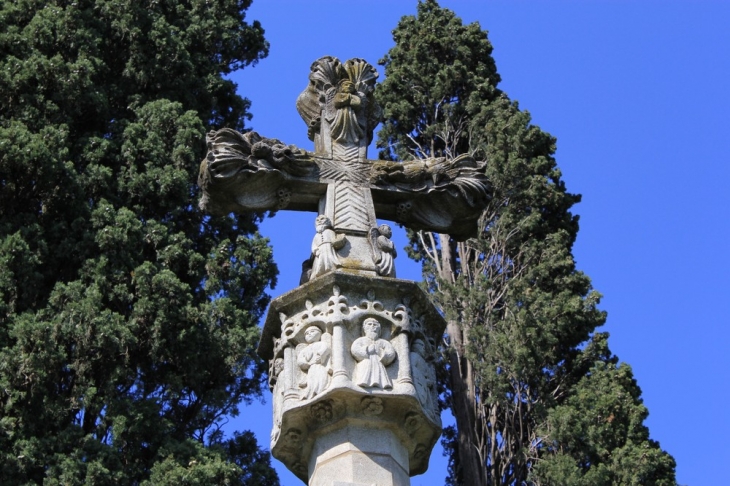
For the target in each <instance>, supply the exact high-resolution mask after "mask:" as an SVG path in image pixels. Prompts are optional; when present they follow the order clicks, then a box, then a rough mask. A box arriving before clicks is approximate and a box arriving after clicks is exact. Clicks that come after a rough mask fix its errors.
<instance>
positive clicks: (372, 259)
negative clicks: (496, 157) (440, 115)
mask: <svg viewBox="0 0 730 486" xmlns="http://www.w3.org/2000/svg"><path fill="white" fill-rule="evenodd" d="M377 77H378V73H377V72H376V71H375V69H374V68H373V67H372V66H371V65H370V64H368V63H367V62H365V61H364V60H362V59H351V60H349V61H347V62H345V63H344V64H342V63H340V61H339V60H337V59H336V58H333V57H323V58H321V59H319V60H317V61H315V62H314V63H313V64H312V67H311V72H310V75H309V84H308V85H307V87H306V89H305V90H304V91H303V92H302V93H301V94H300V95H299V98H298V99H297V110H298V111H299V114H300V115H301V117H302V118H303V119H304V121H305V123H306V124H307V128H308V136H309V138H310V140H312V141H314V148H315V151H314V152H308V151H305V150H302V149H299V148H297V147H295V146H292V145H285V144H284V143H282V142H281V141H279V140H276V139H269V138H265V137H262V136H260V135H258V134H257V133H256V132H247V133H243V134H242V133H238V132H236V131H233V130H229V129H222V130H218V131H216V132H211V133H209V134H208V137H207V143H208V155H207V157H206V159H205V160H204V161H203V163H202V164H201V168H200V176H199V185H200V187H201V188H202V190H203V196H202V198H201V201H200V205H201V208H203V209H204V210H206V211H209V212H212V213H222V214H227V213H230V212H241V211H277V210H280V209H291V210H299V211H312V212H315V213H317V214H318V216H317V217H316V219H315V230H316V232H315V235H314V238H313V240H312V244H311V256H310V258H309V259H308V260H307V261H305V263H304V265H303V272H302V281H301V285H300V286H299V287H298V288H297V289H295V290H293V291H290V292H288V293H286V294H284V295H283V296H281V297H279V298H277V299H274V300H273V301H272V303H271V306H270V308H269V312H268V315H267V318H266V322H265V325H264V329H263V333H262V338H261V342H260V344H259V349H258V352H259V355H260V356H261V357H262V358H264V359H267V360H268V361H269V384H270V386H271V390H272V396H273V406H274V427H273V430H272V434H271V451H272V454H273V455H274V457H276V458H277V459H279V460H281V461H282V462H283V463H284V464H285V465H286V466H287V467H288V468H289V469H290V470H292V471H293V472H294V473H295V474H296V475H297V476H298V477H299V478H301V479H302V480H303V481H305V482H306V481H308V482H309V484H310V486H369V485H373V484H377V485H379V486H380V485H382V486H408V485H409V484H410V479H409V477H410V476H412V475H415V474H421V473H423V472H425V470H426V468H427V467H428V458H429V455H430V451H431V449H432V448H433V446H434V444H435V442H436V440H437V439H438V437H439V435H440V433H441V419H440V415H439V410H438V395H437V390H436V379H435V372H434V370H435V368H434V357H435V352H436V348H437V346H438V342H439V341H440V339H441V336H442V335H443V331H444V327H445V322H444V320H443V318H442V317H441V315H440V314H439V313H438V311H437V310H436V309H435V308H434V307H433V305H432V304H431V303H430V301H429V299H428V296H427V295H426V294H425V293H424V292H423V291H422V290H421V289H420V288H419V287H418V285H417V284H416V283H415V282H410V281H405V280H398V279H396V278H395V266H394V258H395V256H396V251H395V248H394V246H393V243H392V241H390V237H391V231H390V227H389V226H388V225H387V224H381V225H378V223H377V220H376V218H377V217H380V218H383V219H387V220H391V221H395V222H396V223H400V224H405V225H406V226H408V227H410V228H413V229H425V230H430V231H437V232H441V233H449V234H450V235H452V236H454V237H456V238H459V239H464V238H468V237H470V236H472V235H474V234H475V233H476V227H477V220H478V218H479V216H480V215H481V211H482V209H483V207H484V205H485V203H486V201H487V198H488V197H489V187H488V184H487V181H486V178H485V176H484V170H483V169H484V163H483V162H477V161H475V160H474V159H473V158H471V157H469V156H462V157H458V158H456V159H448V158H437V159H433V158H431V159H423V160H420V159H414V160H409V161H405V162H398V163H397V162H390V161H380V160H369V159H368V158H367V147H368V145H369V144H370V142H371V141H372V134H373V129H374V128H375V126H376V125H377V123H378V121H379V119H380V116H381V111H380V108H379V107H378V105H377V103H376V102H375V99H374V97H373V92H374V89H375V81H376V79H377Z"/></svg>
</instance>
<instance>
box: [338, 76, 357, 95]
mask: <svg viewBox="0 0 730 486" xmlns="http://www.w3.org/2000/svg"><path fill="white" fill-rule="evenodd" d="M337 88H338V91H339V92H340V93H349V94H354V93H356V90H355V85H354V84H353V83H352V81H350V80H349V79H342V80H340V82H339V84H338V86H337Z"/></svg>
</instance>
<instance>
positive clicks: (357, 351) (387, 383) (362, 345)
mask: <svg viewBox="0 0 730 486" xmlns="http://www.w3.org/2000/svg"><path fill="white" fill-rule="evenodd" d="M362 331H363V336H362V337H360V338H357V339H356V340H355V342H353V343H352V348H351V349H350V351H351V353H352V356H353V358H355V360H356V361H357V362H358V363H357V365H356V366H355V377H354V378H355V383H356V384H358V385H360V386H363V387H380V388H384V389H389V388H393V383H392V382H391V380H390V377H389V376H388V372H387V371H386V370H385V367H386V366H388V365H389V364H391V363H392V362H393V361H395V358H396V354H395V349H394V348H393V345H392V344H390V342H388V341H386V340H385V339H381V338H380V323H379V322H378V320H377V319H375V318H372V317H370V318H368V319H365V322H363V323H362Z"/></svg>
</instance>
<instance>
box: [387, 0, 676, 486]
mask: <svg viewBox="0 0 730 486" xmlns="http://www.w3.org/2000/svg"><path fill="white" fill-rule="evenodd" d="M393 36H394V40H395V43H396V45H395V47H393V48H392V49H391V50H390V51H389V52H388V54H387V55H386V56H385V57H384V58H383V59H382V60H381V64H382V65H384V66H385V75H386V78H385V80H384V82H383V83H382V84H381V85H380V86H379V88H378V90H377V92H376V95H377V97H378V100H379V102H380V103H381V106H382V107H383V109H384V114H385V118H386V119H385V122H384V126H383V128H382V129H381V131H380V135H379V141H378V144H379V147H380V148H381V149H382V150H381V157H384V158H388V159H392V160H396V159H401V160H403V159H406V158H413V157H417V158H422V157H431V156H434V157H457V156H459V155H461V154H465V153H471V154H473V155H474V156H476V158H477V159H480V160H486V161H487V166H486V169H485V170H486V174H487V176H488V177H489V180H490V182H491V186H492V193H493V194H492V199H491V202H490V203H489V205H488V207H487V208H486V210H485V211H484V214H483V217H482V219H481V223H480V231H479V234H478V237H477V238H474V239H471V240H469V241H466V242H457V241H455V240H454V239H452V238H450V237H449V236H448V235H433V234H423V233H420V234H412V235H411V243H412V245H411V255H412V256H414V257H415V258H417V259H420V260H421V261H422V262H423V268H424V275H425V277H426V281H427V283H428V285H429V287H430V290H431V291H432V295H433V297H434V299H435V300H436V302H437V303H438V305H439V306H440V307H441V308H442V309H443V310H444V312H445V314H446V316H447V320H448V327H447V334H448V344H449V346H448V349H447V350H446V353H445V372H444V382H445V389H446V390H447V391H446V394H445V397H446V398H445V403H446V405H447V406H449V407H450V408H451V410H452V412H453V414H454V416H455V418H456V427H455V428H450V429H448V430H447V431H446V433H445V440H444V442H445V446H446V449H447V451H449V453H450V476H449V478H448V479H447V481H448V482H449V484H452V485H462V484H463V485H487V484H490V485H497V484H546V485H547V484H550V485H566V484H575V485H578V484H581V485H589V484H590V485H599V484H605V485H609V484H657V485H659V484H661V485H671V484H674V482H675V480H674V460H673V459H672V457H671V456H669V455H668V454H667V453H665V452H663V451H662V450H661V449H660V448H659V446H658V444H657V443H656V442H654V441H652V440H651V439H650V438H649V434H648V430H647V428H646V427H645V426H644V425H643V421H644V419H645V417H646V415H647V411H646V408H645V407H644V406H643V405H642V403H641V399H640V390H639V388H638V387H637V385H636V383H635V381H634V379H633V377H632V374H631V370H630V368H629V367H628V366H627V365H625V364H618V361H617V359H616V358H615V357H614V356H613V355H611V353H610V351H609V350H608V347H607V343H606V338H607V336H606V335H605V334H601V333H596V332H595V329H596V328H597V327H598V326H600V325H601V324H603V322H604V321H605V314H604V312H602V311H600V310H599V309H598V308H597V305H598V303H599V295H598V294H597V293H596V292H595V291H594V290H592V288H591V284H590V280H589V279H588V277H587V276H586V275H584V274H583V273H581V272H579V271H578V270H576V268H575V263H574V261H573V257H572V253H571V248H572V245H573V243H574V241H575V237H576V234H577V231H578V218H577V216H575V215H573V214H572V213H571V212H570V209H571V207H572V205H573V204H575V203H577V202H578V201H579V199H580V198H579V196H577V195H574V194H570V193H568V192H567V191H566V188H565V186H564V184H563V181H562V180H561V174H560V171H559V169H558V168H557V165H556V162H555V159H554V158H553V154H554V151H555V139H554V138H553V137H552V136H550V135H549V134H547V133H545V132H543V131H541V130H540V129H539V128H538V127H536V126H534V125H532V124H531V122H530V117H529V114H528V113H527V112H525V111H522V110H520V109H519V107H518V105H517V103H516V102H513V101H511V100H510V99H509V98H508V97H507V95H506V94H505V93H503V92H502V91H501V90H499V89H498V88H497V84H498V83H499V81H500V78H499V75H498V73H497V70H496V67H495V64H494V61H493V59H492V57H491V51H492V46H491V44H490V43H489V41H488V39H487V35H486V32H485V31H483V30H482V29H481V28H480V26H479V25H478V24H470V25H463V24H462V22H461V20H460V19H459V18H458V17H456V16H455V14H454V13H453V12H451V11H449V10H447V9H443V8H441V7H440V6H439V5H438V3H437V2H436V1H435V0H424V1H422V2H420V3H419V5H418V14H417V16H407V17H404V18H403V19H402V20H401V21H400V23H399V24H398V27H397V28H396V29H395V30H394V32H393Z"/></svg>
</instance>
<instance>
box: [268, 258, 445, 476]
mask: <svg viewBox="0 0 730 486" xmlns="http://www.w3.org/2000/svg"><path fill="white" fill-rule="evenodd" d="M444 327H445V322H444V321H443V318H442V317H441V316H440V315H439V314H438V312H436V310H435V308H434V307H433V305H432V304H431V303H430V302H429V300H428V298H427V296H426V294H425V293H424V292H423V291H422V290H421V289H420V288H419V287H418V286H417V285H416V284H415V283H414V282H409V281H404V280H398V279H393V278H379V277H363V276H360V275H354V274H346V273H341V272H332V273H330V274H326V275H324V276H322V277H320V278H317V279H314V280H312V281H310V282H308V283H306V284H304V285H302V286H301V287H299V288H297V289H295V290H293V291H291V292H289V293H287V294H285V295H283V296H281V297H279V298H278V299H275V300H274V301H273V302H272V304H271V308H270V310H269V314H268V317H267V320H266V324H265V327H264V332H263V337H262V342H261V344H260V345H259V354H260V355H261V356H262V357H264V358H266V359H268V360H269V362H270V379H269V383H270V386H271V388H272V393H273V395H274V400H273V401H274V430H273V431H272V435H271V437H272V442H271V451H272V454H273V455H274V457H276V458H277V459H279V460H281V461H282V462H283V463H284V464H285V465H287V467H288V468H289V469H291V470H292V471H293V472H294V473H295V474H297V475H298V476H299V477H300V478H302V480H304V481H306V480H307V475H306V473H304V474H300V472H302V471H303V469H302V468H301V466H300V465H301V464H307V463H308V461H309V455H310V453H311V450H312V447H313V444H314V441H315V440H316V439H317V438H318V437H319V436H320V435H321V434H324V433H325V432H327V433H329V432H331V431H332V430H335V429H337V428H341V427H345V426H348V425H352V424H359V423H364V422H363V421H367V422H368V423H372V421H373V420H375V421H377V422H378V424H379V425H378V426H379V427H381V428H386V429H390V430H392V431H393V433H394V434H395V435H396V436H397V437H399V440H400V441H401V443H402V444H404V447H405V448H406V449H407V450H408V451H409V461H410V469H411V471H410V473H411V475H414V474H420V473H422V472H423V471H425V470H426V468H427V467H428V457H429V455H430V454H429V453H430V451H431V449H432V448H433V446H434V444H435V442H436V440H437V439H438V437H439V435H440V433H441V420H440V416H439V411H438V401H437V397H436V387H435V380H433V377H434V376H435V372H434V364H433V359H432V358H433V355H434V354H435V349H434V345H433V343H434V342H437V341H438V340H439V339H440V337H441V336H442V334H443V329H444ZM358 350H359V351H358ZM323 358H324V359H323ZM365 375H366V376H367V377H368V380H363V379H362V377H363V376H365ZM358 383H360V384H358ZM297 468H299V472H298V471H297Z"/></svg>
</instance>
